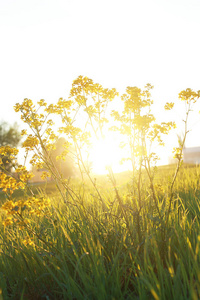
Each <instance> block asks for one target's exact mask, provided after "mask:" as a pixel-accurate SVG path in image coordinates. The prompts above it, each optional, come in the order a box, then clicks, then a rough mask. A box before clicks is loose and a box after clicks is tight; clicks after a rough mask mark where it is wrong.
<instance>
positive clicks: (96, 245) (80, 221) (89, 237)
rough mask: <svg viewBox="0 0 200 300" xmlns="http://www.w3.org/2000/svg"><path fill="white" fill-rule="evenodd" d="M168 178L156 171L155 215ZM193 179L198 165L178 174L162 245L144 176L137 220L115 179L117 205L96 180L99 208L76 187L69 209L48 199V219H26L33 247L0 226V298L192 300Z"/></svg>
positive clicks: (195, 284)
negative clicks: (30, 224) (99, 196)
mask: <svg viewBox="0 0 200 300" xmlns="http://www.w3.org/2000/svg"><path fill="white" fill-rule="evenodd" d="M172 174H173V169H172V170H170V169H165V168H159V169H158V173H157V176H156V178H155V181H156V189H157V190H156V192H157V194H158V198H159V208H160V210H161V211H162V210H164V209H165V207H167V201H168V194H167V193H166V191H167V187H168V186H169V180H170V178H171V176H172ZM126 175H127V174H126ZM199 179H200V168H199V167H193V168H187V167H184V168H183V169H182V170H181V171H180V173H179V175H178V179H177V181H176V184H175V189H174V198H173V202H172V205H171V211H170V215H169V226H168V227H167V234H166V238H167V239H166V241H164V244H163V240H162V230H163V229H162V226H163V224H162V223H161V222H160V219H159V217H158V215H157V212H156V210H155V207H154V204H153V202H151V201H149V198H150V197H151V193H150V188H149V185H148V184H147V182H148V181H145V178H144V179H143V182H142V188H141V192H142V194H143V195H142V199H144V200H143V203H142V206H143V209H142V211H141V214H140V215H139V219H138V215H137V213H136V210H134V207H136V206H137V203H135V202H134V201H135V199H137V197H135V198H134V194H133V193H132V192H131V191H130V188H129V184H127V177H126V178H125V179H124V178H123V177H121V178H120V176H118V178H117V183H118V191H119V196H120V199H121V201H122V206H121V205H120V204H119V202H118V200H117V198H116V194H115V193H114V191H113V189H112V187H111V185H110V184H109V182H108V179H106V178H97V185H98V188H99V189H100V191H101V195H102V197H103V200H104V202H103V203H104V205H103V203H102V202H101V201H100V200H99V198H98V197H97V196H96V194H95V192H94V190H93V189H91V187H87V186H83V185H80V184H79V183H76V182H73V183H72V184H73V185H74V188H76V192H77V193H78V195H79V198H78V203H77V204H76V205H75V204H74V203H72V202H71V201H70V197H66V199H67V200H66V203H64V202H63V201H62V200H61V199H60V196H59V195H58V194H55V193H50V194H48V196H49V197H50V198H51V206H50V207H49V210H50V211H51V214H52V215H51V216H50V215H46V216H42V217H37V216H35V215H33V225H32V226H33V227H32V229H33V230H35V231H36V232H37V236H36V235H32V241H33V244H32V245H25V244H24V240H25V239H26V236H27V232H25V229H24V230H21V231H20V230H19V228H18V227H16V226H14V225H11V226H9V227H3V226H2V225H0V244H1V247H0V255H1V259H0V287H1V290H2V295H1V299H4V300H6V299H166V300H168V299H194V300H196V299H199V298H200V267H199V266H200V250H199V249H200V204H199V196H200V186H199ZM106 181H107V184H105V182H106ZM131 186H132V187H133V183H131ZM132 190H133V188H132ZM163 190H164V191H165V193H164V192H163ZM40 192H41V191H40ZM43 193H45V191H43ZM145 199H148V200H145ZM2 201H3V200H2ZM122 207H123V210H124V211H125V212H126V217H127V218H128V224H129V228H127V222H125V220H124V216H123V211H122ZM0 224H2V222H0ZM138 224H139V226H140V231H141V236H140V238H139V236H138ZM130 231H131V235H130ZM40 237H41V239H40ZM163 252H164V253H165V255H163Z"/></svg>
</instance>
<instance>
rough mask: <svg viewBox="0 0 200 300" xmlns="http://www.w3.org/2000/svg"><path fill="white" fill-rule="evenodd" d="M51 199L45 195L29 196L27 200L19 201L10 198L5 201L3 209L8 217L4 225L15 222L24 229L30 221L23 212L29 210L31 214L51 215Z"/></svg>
mask: <svg viewBox="0 0 200 300" xmlns="http://www.w3.org/2000/svg"><path fill="white" fill-rule="evenodd" d="M49 205H50V200H49V199H48V198H43V197H40V198H38V197H29V198H27V199H26V200H23V199H20V200H18V201H15V202H14V201H12V200H9V201H7V202H5V203H4V204H3V205H2V207H1V209H2V210H4V211H5V213H6V216H7V218H6V219H5V220H4V221H3V224H4V226H8V225H11V224H13V222H14V223H15V224H16V225H18V226H19V229H23V228H24V227H25V226H26V225H27V224H29V223H30V221H29V220H28V219H26V218H24V217H23V212H24V211H27V210H28V212H29V214H31V215H36V216H42V215H50V211H49V209H48V208H49Z"/></svg>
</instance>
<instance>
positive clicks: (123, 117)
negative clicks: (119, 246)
mask: <svg viewBox="0 0 200 300" xmlns="http://www.w3.org/2000/svg"><path fill="white" fill-rule="evenodd" d="M152 89H153V86H151V85H150V84H147V85H146V86H145V87H144V89H143V90H142V89H140V88H138V87H130V86H129V87H127V88H126V92H125V93H124V94H123V95H122V96H121V101H122V103H123V111H122V112H121V111H119V110H116V109H115V110H113V111H112V113H111V116H109V110H110V105H111V104H112V103H113V102H114V100H115V97H117V96H118V93H117V91H116V89H114V88H113V89H105V88H103V87H102V86H101V85H100V84H98V83H94V82H93V80H91V79H89V78H87V77H83V76H79V77H78V78H77V79H76V80H74V82H73V84H72V89H71V91H70V95H69V98H68V99H67V100H66V99H63V98H60V99H59V100H58V101H57V103H56V104H47V103H46V102H45V101H44V100H43V99H42V100H40V101H38V103H37V105H35V104H34V103H33V101H32V100H30V99H24V101H23V102H22V104H19V103H17V104H16V105H15V111H16V112H20V113H21V119H22V120H23V121H24V123H26V124H27V125H28V127H29V131H28V130H22V132H21V134H22V136H24V142H23V145H22V147H23V148H24V149H25V152H26V155H28V154H30V153H32V157H31V160H30V163H31V164H32V166H34V167H36V168H37V169H43V170H44V171H43V174H42V176H41V177H42V179H44V180H46V179H47V178H52V179H53V180H54V182H55V184H56V187H57V189H58V191H59V193H60V195H61V198H62V200H63V203H65V204H66V205H67V204H69V203H70V205H71V204H73V205H74V207H76V208H77V209H78V210H80V207H82V209H83V210H84V214H85V216H86V215H87V216H88V215H89V214H90V212H89V209H88V208H87V207H86V206H85V204H84V201H83V198H82V197H81V196H80V194H79V193H77V191H76V190H75V189H74V188H73V187H72V186H71V185H70V182H69V180H67V179H66V178H64V177H63V175H62V174H61V173H60V170H59V169H58V168H57V166H56V164H55V160H54V159H53V155H54V154H53V153H54V150H55V145H56V141H57V140H58V139H59V138H60V137H64V138H65V139H66V143H65V145H64V149H63V152H62V153H59V155H58V156H57V158H56V159H57V160H61V161H62V160H65V158H66V155H68V154H69V153H70V155H72V157H73V160H74V162H75V163H76V164H77V166H78V168H79V170H80V173H81V176H82V181H84V176H85V175H86V176H87V177H88V178H89V180H90V182H91V183H92V186H93V189H94V191H95V197H97V199H98V200H99V201H100V202H101V203H102V210H103V213H104V214H105V215H106V216H108V214H109V216H110V218H111V219H112V218H113V215H112V214H113V210H112V209H113V207H112V204H109V203H106V201H105V199H104V197H103V195H102V193H101V192H100V191H99V188H98V185H97V183H96V180H95V179H93V177H92V175H91V172H90V167H89V164H88V163H87V161H86V159H85V153H87V151H88V153H89V149H90V145H91V143H92V142H94V138H96V140H98V139H101V138H104V136H105V135H106V130H107V128H108V127H111V129H112V130H114V131H116V132H118V134H120V135H121V136H122V140H123V143H122V146H123V147H124V149H125V151H124V153H127V154H128V155H127V156H126V157H124V158H123V159H122V160H129V161H131V164H132V183H131V184H130V185H129V191H128V193H127V195H124V196H121V194H120V191H119V190H118V188H117V184H116V180H115V176H114V174H113V172H112V169H111V168H108V176H109V179H110V181H111V183H112V184H113V187H114V191H115V197H116V199H117V201H118V205H119V210H120V211H121V216H122V217H121V219H122V220H123V222H122V223H123V226H124V227H125V228H127V230H128V232H129V238H130V239H131V241H132V242H133V241H134V240H136V241H137V242H138V245H139V249H142V247H141V245H143V243H144V240H145V236H146V232H147V231H148V230H149V229H148V228H147V225H145V224H142V223H141V220H142V217H143V216H144V215H147V217H148V218H149V219H150V220H151V221H152V223H151V225H152V228H159V229H160V232H161V240H162V242H163V245H164V242H165V241H166V236H167V232H168V231H167V228H168V222H169V216H170V211H171V205H172V201H173V197H174V183H175V180H176V177H177V174H178V171H179V169H180V166H181V161H182V152H183V146H184V143H185V139H186V135H187V133H188V130H187V122H188V115H189V112H190V111H191V108H192V105H193V104H194V103H195V102H196V101H197V99H198V98H199V93H198V92H197V93H195V92H193V91H192V90H190V89H187V90H186V91H182V92H181V93H180V94H179V98H180V99H181V100H183V101H185V103H186V108H187V110H186V119H185V121H184V122H185V135H184V139H183V141H182V143H181V144H180V145H179V147H177V148H176V149H175V156H176V158H177V160H178V163H177V169H176V172H175V174H174V177H173V180H172V182H171V183H170V188H169V190H168V191H167V193H168V196H167V200H166V201H164V200H165V199H160V197H159V193H160V192H159V188H158V185H157V184H156V183H155V174H156V170H157V169H156V165H157V161H158V159H159V157H158V155H157V154H156V153H155V151H154V150H153V149H154V145H160V146H163V145H164V141H163V136H164V135H168V134H169V132H170V130H171V129H173V128H175V126H176V125H175V123H174V122H162V123H161V124H158V123H157V122H156V118H155V116H154V115H153V114H152V105H153V100H152V97H151V90H152ZM173 106H174V104H173V103H169V102H168V103H166V104H165V107H164V108H165V109H166V110H171V109H172V108H173ZM80 120H81V121H80ZM55 121H56V122H55ZM55 123H56V124H55ZM113 123H114V124H115V126H113ZM71 146H72V147H71ZM8 153H9V155H11V156H12V158H14V157H15V156H16V155H17V149H12V148H10V147H4V148H1V149H0V155H1V156H2V155H8ZM15 173H16V174H17V176H15V177H13V176H11V175H9V174H6V173H4V172H1V173H0V176H1V186H0V187H1V188H2V189H3V190H4V191H5V192H6V193H9V200H8V202H6V203H5V204H4V205H3V206H2V209H3V210H4V211H5V212H6V215H7V219H6V220H5V222H4V224H5V225H9V224H11V223H12V222H13V220H14V218H15V219H16V220H18V221H17V222H16V224H18V225H20V226H21V227H22V223H24V225H23V226H24V227H25V228H27V229H29V231H30V232H31V233H33V231H32V229H31V226H30V225H28V224H27V223H26V222H27V221H26V217H25V212H26V213H27V215H28V216H29V218H31V216H33V215H35V216H37V217H38V218H39V217H40V216H41V215H42V214H43V215H44V214H45V213H46V212H47V210H48V209H47V208H48V206H49V205H50V203H49V201H48V199H46V198H45V197H42V198H40V199H39V198H37V197H36V196H35V195H34V193H33V192H31V197H29V196H28V193H27V190H28V189H30V187H29V186H28V185H27V182H28V181H29V180H30V178H31V176H32V174H31V172H28V171H27V170H26V168H25V166H21V165H16V166H15ZM144 183H145V184H147V185H148V189H147V191H145V192H144ZM83 186H84V185H83ZM19 188H20V189H24V195H25V198H26V200H19V201H13V199H12V197H11V196H12V193H13V191H14V190H15V189H19ZM125 199H126V200H127V201H129V202H130V206H129V208H128V209H127V206H126V205H125V203H124V201H125ZM163 203H165V206H163ZM112 222H113V219H112ZM131 224H134V226H135V227H136V228H137V230H136V232H137V235H135V236H134V235H133V233H132V225H131ZM163 247H164V246H163Z"/></svg>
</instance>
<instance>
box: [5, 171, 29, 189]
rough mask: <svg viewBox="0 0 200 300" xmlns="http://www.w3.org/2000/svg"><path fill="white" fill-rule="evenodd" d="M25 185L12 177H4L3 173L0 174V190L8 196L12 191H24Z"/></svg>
mask: <svg viewBox="0 0 200 300" xmlns="http://www.w3.org/2000/svg"><path fill="white" fill-rule="evenodd" d="M24 187H25V184H24V182H22V181H18V180H17V179H15V178H14V177H12V176H9V175H6V174H5V173H4V172H0V188H1V189H2V190H3V191H4V192H8V191H9V193H10V194H12V193H13V191H14V190H17V189H20V188H21V189H24Z"/></svg>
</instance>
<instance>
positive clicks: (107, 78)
mask: <svg viewBox="0 0 200 300" xmlns="http://www.w3.org/2000/svg"><path fill="white" fill-rule="evenodd" d="M199 15H200V1H199V0H140V1H139V0H120V1H119V0H98V1H97V0H84V1H83V0H56V1H55V0H34V1H33V0H32V1H31V0H17V1H16V0H0V41H1V47H0V83H1V84H0V101H1V110H0V120H5V121H8V122H11V123H12V122H13V121H14V120H16V121H18V123H19V122H20V121H19V115H18V114H16V113H15V112H14V111H13V106H14V104H15V103H16V102H22V101H23V99H24V98H30V99H32V100H33V101H38V100H40V99H42V98H43V99H45V100H46V101H47V102H49V103H51V102H54V103H55V102H56V101H57V100H58V98H59V97H64V98H67V96H68V94H69V90H70V87H71V84H72V81H73V80H74V79H76V77H78V76H79V75H84V76H88V77H89V78H92V79H93V80H94V82H98V83H100V84H102V85H103V86H104V87H109V88H112V87H115V88H117V90H118V91H120V92H124V91H125V88H126V86H128V85H129V86H139V87H143V86H144V85H145V84H146V83H148V82H149V83H151V84H152V85H154V92H153V97H154V99H155V102H156V105H157V106H156V107H157V112H158V113H159V112H160V108H161V107H162V106H163V105H164V103H165V102H166V101H169V102H171V101H176V99H177V95H178V93H179V92H180V91H181V90H183V89H185V88H187V87H190V88H192V89H194V90H199V89H200V80H199V79H200V38H199V32H200V18H199ZM198 109H199V110H200V106H199V108H198ZM176 112H177V116H178V114H179V108H177V110H176ZM158 115H159V116H161V115H160V114H158ZM175 116H176V115H175ZM180 118H181V116H180ZM199 119H200V116H199ZM195 123H196V121H195ZM199 131H200V122H199V121H197V124H196V125H195V127H194V129H193V133H191V135H190V138H189V139H188V141H189V142H188V143H189V146H200V138H199V134H198V132H199ZM197 134H198V139H197Z"/></svg>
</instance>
